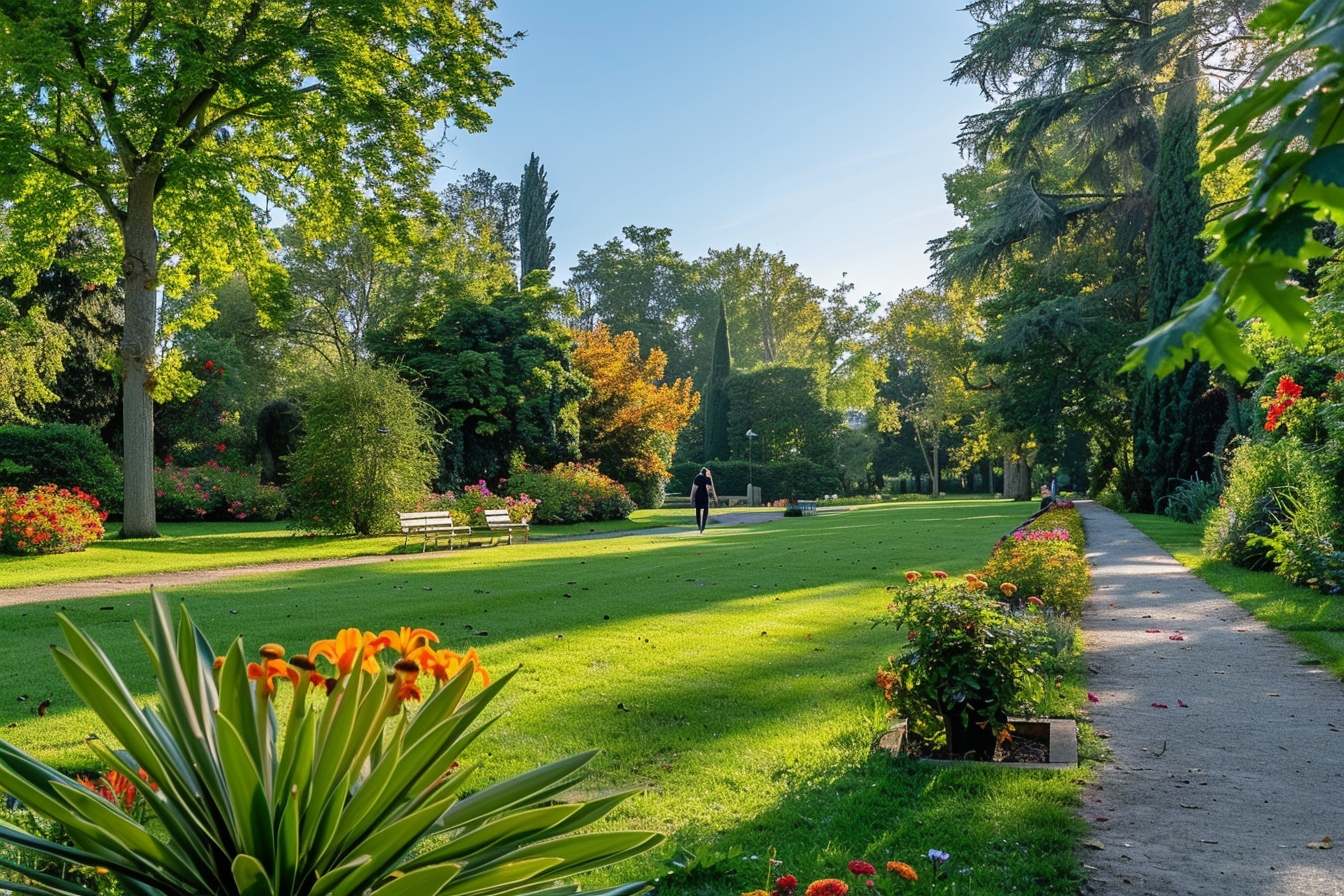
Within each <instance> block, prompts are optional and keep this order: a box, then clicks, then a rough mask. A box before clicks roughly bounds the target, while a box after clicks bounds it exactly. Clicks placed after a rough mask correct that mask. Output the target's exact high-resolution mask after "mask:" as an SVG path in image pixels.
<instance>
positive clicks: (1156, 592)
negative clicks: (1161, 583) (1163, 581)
mask: <svg viewBox="0 0 1344 896" xmlns="http://www.w3.org/2000/svg"><path fill="white" fill-rule="evenodd" d="M1153 593H1154V594H1161V593H1162V592H1161V591H1154V592H1153Z"/></svg>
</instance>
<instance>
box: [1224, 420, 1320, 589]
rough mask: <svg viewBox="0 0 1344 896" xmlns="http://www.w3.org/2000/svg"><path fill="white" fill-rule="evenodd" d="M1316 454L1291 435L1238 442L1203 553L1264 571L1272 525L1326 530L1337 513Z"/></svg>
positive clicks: (1268, 561) (1269, 562) (1267, 566)
mask: <svg viewBox="0 0 1344 896" xmlns="http://www.w3.org/2000/svg"><path fill="white" fill-rule="evenodd" d="M1316 454H1317V452H1315V451H1313V450H1311V449H1309V448H1306V447H1305V446H1303V445H1302V443H1301V442H1299V441H1298V440H1297V439H1295V438H1292V437H1289V438H1283V439H1279V440H1277V441H1274V442H1244V443H1243V444H1242V445H1241V446H1239V447H1238V448H1237V450H1236V452H1235V453H1234V454H1233V456H1232V463H1231V464H1230V465H1229V468H1228V473H1227V485H1226V487H1225V488H1224V489H1223V495H1222V498H1221V499H1220V500H1219V503H1218V507H1216V508H1215V509H1214V510H1213V512H1212V513H1211V514H1210V516H1209V522H1208V524H1207V525H1206V526H1205V529H1204V550H1205V553H1206V554H1208V555H1209V556H1210V557H1213V558H1215V559H1218V560H1226V561H1227V562H1229V563H1232V564H1233V565H1235V566H1242V567H1245V568H1247V569H1257V570H1266V569H1270V568H1272V567H1273V566H1274V561H1273V559H1272V558H1271V557H1270V548H1269V544H1268V542H1267V541H1266V539H1267V538H1269V537H1270V536H1272V535H1273V533H1274V529H1275V527H1276V526H1279V527H1285V528H1287V529H1295V530H1300V531H1302V532H1308V533H1317V534H1326V533H1329V532H1330V531H1331V530H1332V528H1333V523H1334V520H1335V518H1336V517H1335V508H1336V505H1335V494H1334V484H1333V482H1332V481H1331V480H1330V477H1329V476H1328V475H1327V474H1326V473H1325V472H1323V471H1322V469H1321V463H1320V460H1319V458H1318V457H1317V456H1316Z"/></svg>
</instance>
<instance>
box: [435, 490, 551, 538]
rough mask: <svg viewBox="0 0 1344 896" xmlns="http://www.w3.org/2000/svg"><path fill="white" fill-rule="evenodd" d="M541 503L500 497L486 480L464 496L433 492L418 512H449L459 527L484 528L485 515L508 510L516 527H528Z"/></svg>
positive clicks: (463, 491)
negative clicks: (526, 523)
mask: <svg viewBox="0 0 1344 896" xmlns="http://www.w3.org/2000/svg"><path fill="white" fill-rule="evenodd" d="M539 503H540V502H539V501H537V500H536V499H535V498H531V497H528V495H526V494H519V495H517V496H516V497H515V496H513V495H497V494H495V493H493V492H491V491H490V488H489V487H488V486H487V485H486V484H485V480H484V479H482V480H480V481H479V482H477V483H476V484H475V485H469V486H467V487H466V488H464V489H462V491H460V492H444V493H443V494H435V493H433V492H431V493H430V494H428V495H426V496H425V497H424V500H422V501H421V502H420V503H419V505H418V506H417V507H416V510H447V511H450V512H451V513H452V514H453V522H454V523H456V524H457V525H459V526H482V527H483V526H484V525H485V511H487V510H501V509H502V510H507V511H508V512H509V519H511V520H513V521H514V522H515V523H525V522H528V521H529V520H531V519H532V517H533V515H534V514H535V513H536V512H537V505H538V504H539Z"/></svg>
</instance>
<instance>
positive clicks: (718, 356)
mask: <svg viewBox="0 0 1344 896" xmlns="http://www.w3.org/2000/svg"><path fill="white" fill-rule="evenodd" d="M731 373H732V362H731V359H730V358H729V354H728V314H727V312H726V311H725V310H724V307H723V304H722V303H720V304H719V325H718V326H717V327H716V328H715V329H714V356H713V358H712V359H711V361H710V366H709V378H708V380H707V381H706V382H705V398H704V404H705V460H706V461H711V460H719V459H727V457H728V392H727V390H726V388H725V386H726V384H727V382H728V376H729V374H731Z"/></svg>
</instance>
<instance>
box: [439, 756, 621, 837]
mask: <svg viewBox="0 0 1344 896" xmlns="http://www.w3.org/2000/svg"><path fill="white" fill-rule="evenodd" d="M596 755H597V751H596V750H588V751H586V752H583V753H579V754H577V755H574V756H570V757H569V758H567V759H561V760H559V761H557V762H552V763H550V764H549V765H543V766H542V767H541V768H538V769H533V770H532V771H530V772H525V773H524V774H521V775H517V776H515V777H512V778H509V779H508V780H507V781H501V782H499V783H498V784H496V785H494V786H493V787H487V788H486V789H485V790H482V791H480V792H478V793H474V794H472V795H471V796H469V797H467V798H466V799H464V800H462V801H461V802H459V803H457V804H456V805H454V806H453V807H452V808H451V809H449V810H448V811H447V813H445V814H444V816H443V822H442V824H441V827H443V828H451V827H457V826H459V825H463V824H468V823H470V822H472V821H476V820H478V819H481V818H486V817H489V816H491V815H493V814H495V813H496V812H499V811H501V810H503V809H507V808H509V807H511V806H515V805H519V804H521V803H527V802H531V801H533V800H535V798H536V795H537V793H538V792H540V791H542V790H544V789H546V788H549V787H550V786H553V785H555V784H557V783H559V782H561V781H563V780H565V779H566V778H568V777H569V776H570V775H572V774H574V773H575V772H577V771H578V770H579V769H581V768H583V767H584V766H585V765H587V764H588V763H589V762H591V761H592V760H593V757H594V756H596Z"/></svg>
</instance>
